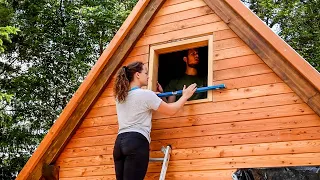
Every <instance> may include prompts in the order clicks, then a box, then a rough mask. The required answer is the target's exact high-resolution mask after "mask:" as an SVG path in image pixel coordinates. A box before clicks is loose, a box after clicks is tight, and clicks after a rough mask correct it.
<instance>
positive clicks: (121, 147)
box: [113, 132, 149, 180]
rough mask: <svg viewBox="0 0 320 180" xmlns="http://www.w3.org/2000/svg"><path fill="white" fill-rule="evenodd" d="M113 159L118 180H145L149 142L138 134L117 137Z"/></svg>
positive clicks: (123, 134) (124, 134)
mask: <svg viewBox="0 0 320 180" xmlns="http://www.w3.org/2000/svg"><path fill="white" fill-rule="evenodd" d="M113 159H114V164H115V170H116V177H117V180H143V179H144V177H145V175H146V173H147V169H148V163H149V142H148V140H147V138H146V137H144V136H143V135H142V134H140V133H138V132H126V133H121V134H119V135H118V136H117V139H116V142H115V145H114V150H113Z"/></svg>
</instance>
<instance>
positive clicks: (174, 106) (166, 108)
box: [156, 83, 197, 116]
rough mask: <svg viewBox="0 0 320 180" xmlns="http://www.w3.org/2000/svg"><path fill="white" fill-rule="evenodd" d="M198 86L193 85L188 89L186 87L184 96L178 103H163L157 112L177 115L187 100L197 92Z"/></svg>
mask: <svg viewBox="0 0 320 180" xmlns="http://www.w3.org/2000/svg"><path fill="white" fill-rule="evenodd" d="M196 86H197V85H196V84H195V83H194V84H191V85H190V86H189V87H188V88H186V87H185V86H184V87H183V92H182V96H181V98H180V99H179V100H178V101H176V102H174V103H166V102H164V101H162V102H161V104H160V106H159V108H158V109H157V110H156V111H157V112H160V113H162V114H166V115H170V116H172V115H174V114H176V113H177V112H178V111H179V110H180V109H181V108H182V107H183V105H184V104H185V103H186V102H187V100H188V99H189V98H190V97H191V96H192V95H193V93H194V92H196V90H197V88H196Z"/></svg>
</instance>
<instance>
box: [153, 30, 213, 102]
mask: <svg viewBox="0 0 320 180" xmlns="http://www.w3.org/2000/svg"><path fill="white" fill-rule="evenodd" d="M213 41H214V40H213V35H207V36H202V37H197V38H191V39H186V40H180V41H176V42H171V43H165V44H160V45H155V46H151V47H150V56H149V74H150V75H149V77H150V78H149V82H148V89H150V90H153V91H155V90H156V83H157V80H158V66H159V54H165V53H170V52H175V51H181V50H185V49H190V48H197V47H202V46H208V82H207V83H208V86H210V85H213ZM207 94H208V95H207V98H206V99H199V100H193V101H188V102H187V103H186V104H195V103H203V102H208V101H212V96H213V92H212V91H208V92H207Z"/></svg>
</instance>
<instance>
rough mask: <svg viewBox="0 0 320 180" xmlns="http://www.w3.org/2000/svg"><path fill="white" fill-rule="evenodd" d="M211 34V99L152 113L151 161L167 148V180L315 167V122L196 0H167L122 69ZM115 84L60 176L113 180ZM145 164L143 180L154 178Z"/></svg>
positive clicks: (153, 167)
mask: <svg viewBox="0 0 320 180" xmlns="http://www.w3.org/2000/svg"><path fill="white" fill-rule="evenodd" d="M212 33H213V34H214V63H213V65H214V67H213V71H214V72H213V79H214V83H215V84H220V83H224V84H226V86H227V89H225V90H221V91H215V92H214V96H213V97H214V100H213V102H206V103H198V104H191V105H186V106H185V107H184V108H183V110H182V111H180V112H179V113H178V114H176V115H175V116H173V117H170V116H166V115H162V114H159V113H154V116H153V117H154V118H153V130H152V134H151V135H152V136H151V138H152V142H151V156H152V157H161V156H162V155H161V153H160V148H161V146H163V145H167V144H170V145H171V146H172V147H173V150H172V156H171V160H170V163H169V168H168V173H167V179H183V180H188V179H198V180H200V179H231V174H232V172H234V171H235V170H236V169H237V168H249V167H279V166H300V165H319V164H320V148H319V146H320V133H319V132H320V118H319V116H318V115H316V114H315V113H314V112H313V110H312V109H310V108H309V107H308V105H306V104H305V103H304V102H303V101H302V100H301V99H300V98H299V97H298V96H297V95H296V94H295V93H294V92H293V91H292V90H291V89H290V88H289V87H288V86H287V85H286V84H285V83H284V82H283V81H282V80H281V79H280V78H279V77H278V76H277V75H276V74H275V73H274V72H273V71H272V70H271V69H270V68H269V67H268V66H267V65H266V64H265V63H264V62H263V61H262V60H261V59H260V58H259V57H258V56H257V55H256V54H255V53H254V52H253V51H252V50H251V49H250V48H249V47H248V46H247V45H246V44H244V43H243V41H242V40H241V39H240V38H239V37H237V35H236V34H235V33H233V32H232V30H230V29H229V27H228V26H227V24H225V23H224V22H223V21H222V20H221V19H220V18H219V17H218V16H217V15H216V14H215V13H214V12H213V11H212V10H211V9H210V8H209V7H208V6H207V5H206V4H205V3H204V2H203V1H202V0H168V1H167V2H166V3H165V4H164V5H163V7H162V8H161V10H160V11H159V12H158V13H157V15H156V16H155V18H154V19H153V21H152V23H151V24H150V25H149V26H148V28H147V29H146V31H145V33H144V35H143V36H142V37H141V39H140V40H139V41H138V42H137V44H136V46H135V48H134V49H133V50H132V52H131V53H130V55H129V57H128V58H127V59H126V61H125V62H124V64H128V63H130V62H133V61H136V60H139V61H143V62H146V63H147V62H148V52H149V45H152V44H157V43H164V42H169V41H176V40H179V39H185V38H191V37H196V36H202V35H209V34H212ZM113 83H114V79H113V80H112V81H111V83H110V84H109V85H108V86H107V88H106V89H105V91H104V92H103V93H102V95H101V97H100V98H99V100H98V101H97V102H96V104H95V105H94V106H93V108H92V109H91V111H90V113H89V114H88V115H87V117H86V118H85V120H84V121H83V123H82V125H81V127H80V128H79V129H78V130H77V132H76V133H75V135H74V136H73V137H72V139H71V140H70V142H69V143H68V145H67V146H66V148H65V149H64V151H63V152H62V154H61V155H60V157H59V158H58V160H57V162H56V164H57V165H59V166H60V179H63V180H69V179H70V180H71V179H72V180H74V179H81V180H84V179H90V180H91V179H95V180H98V179H99V180H100V179H103V180H107V179H108V180H109V179H115V175H114V174H115V172H114V166H113V159H112V150H113V144H114V141H115V138H116V135H117V128H118V126H117V117H116V108H115V102H114V99H113V97H112V86H113ZM160 169H161V164H160V163H150V164H149V169H148V174H147V177H146V179H157V178H158V176H159V172H160Z"/></svg>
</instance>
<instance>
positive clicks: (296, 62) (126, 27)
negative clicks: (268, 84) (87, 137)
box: [17, 0, 320, 179]
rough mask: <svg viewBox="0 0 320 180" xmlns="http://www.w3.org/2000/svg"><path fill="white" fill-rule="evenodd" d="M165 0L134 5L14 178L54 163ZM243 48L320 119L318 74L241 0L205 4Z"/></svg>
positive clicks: (38, 175) (31, 175) (209, 0)
mask: <svg viewBox="0 0 320 180" xmlns="http://www.w3.org/2000/svg"><path fill="white" fill-rule="evenodd" d="M164 1H165V0H139V2H138V3H137V5H136V6H135V7H134V9H133V10H132V12H131V14H130V15H129V16H128V18H127V19H126V21H125V22H124V23H123V25H122V26H121V27H120V29H119V30H118V32H117V34H116V35H115V36H114V38H113V39H112V41H111V42H110V44H109V45H108V47H107V48H106V49H105V51H104V52H103V54H102V55H101V57H100V58H99V59H98V61H97V63H96V64H95V65H94V66H93V68H92V69H91V71H90V72H89V74H88V76H87V77H86V79H85V80H84V82H83V83H82V84H81V85H80V87H79V88H78V90H77V91H76V93H75V94H74V96H73V97H72V98H71V100H70V101H69V103H68V104H67V106H66V107H65V108H64V110H63V112H62V113H61V115H60V116H59V118H58V119H57V120H56V122H55V123H54V125H53V126H52V127H51V129H50V130H49V132H48V133H47V135H46V136H45V137H44V139H43V140H42V142H41V143H40V145H39V146H38V148H37V150H36V151H35V152H34V154H33V155H32V157H31V158H30V159H29V160H28V162H27V163H26V165H25V166H24V168H23V169H22V170H21V172H20V173H19V175H18V177H17V179H31V178H32V179H40V178H41V176H42V174H41V173H42V167H43V166H44V165H49V164H51V163H53V162H54V161H55V159H56V158H57V157H58V156H59V154H60V152H61V151H62V150H63V148H64V146H65V145H66V144H67V142H68V140H69V139H70V138H71V136H72V134H73V133H74V132H75V130H76V129H77V127H78V126H79V125H80V124H81V122H82V120H83V118H84V117H85V116H86V114H87V113H88V111H89V110H90V107H91V106H92V105H93V104H94V102H95V101H96V99H97V98H98V97H99V95H100V93H101V92H102V91H103V89H104V87H105V86H106V85H107V84H108V83H109V81H110V79H111V78H112V75H113V74H114V73H115V71H116V69H117V67H119V66H120V65H121V63H122V62H123V60H124V59H125V57H126V56H127V54H128V53H129V52H130V50H131V49H132V48H133V46H134V44H135V43H136V42H137V40H138V39H139V37H140V36H141V34H142V33H143V31H144V29H145V28H146V26H147V24H148V23H149V22H150V21H151V20H152V18H153V16H154V15H155V14H156V12H157V11H158V10H159V9H160V8H161V6H162V4H163V3H164ZM204 2H206V4H207V5H208V6H209V7H210V8H211V9H213V11H214V12H215V13H216V14H217V15H218V16H219V17H220V18H221V19H222V20H223V21H224V22H225V23H227V24H228V26H229V27H230V28H231V29H232V30H233V31H234V32H235V33H236V34H237V35H238V36H239V37H240V38H241V39H242V40H243V41H244V42H246V44H247V45H248V46H249V47H250V48H251V49H252V50H253V51H254V52H255V53H256V54H257V55H258V56H259V57H260V58H261V59H262V60H263V61H264V62H265V63H266V64H267V65H268V66H269V67H270V68H271V69H272V70H273V71H274V72H275V73H277V74H278V76H279V77H280V78H281V79H283V80H284V81H285V82H286V83H287V84H288V85H289V86H290V87H291V88H292V90H293V91H294V92H295V93H297V94H298V95H299V96H300V97H301V98H302V99H303V100H304V102H306V103H307V104H308V105H309V106H310V107H311V108H312V109H313V110H314V111H315V112H316V113H317V114H318V115H320V93H319V92H320V74H319V73H318V72H317V71H316V70H315V69H314V68H313V67H312V66H311V65H310V64H309V63H308V62H307V61H306V60H304V59H303V58H302V57H301V56H300V55H299V54H298V53H297V52H296V51H294V50H293V49H292V48H291V47H290V46H289V45H288V44H287V43H285V42H284V41H283V40H282V39H281V38H280V37H279V36H278V35H277V34H275V33H274V32H273V31H272V30H271V29H270V28H269V27H268V26H267V25H265V24H264V23H263V22H262V21H261V20H260V19H259V18H258V17H257V16H256V15H255V14H254V13H253V12H251V11H250V10H249V9H248V8H247V7H246V6H245V5H244V4H243V3H242V2H240V0H236V1H235V0H204Z"/></svg>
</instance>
